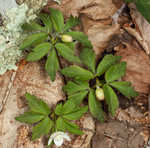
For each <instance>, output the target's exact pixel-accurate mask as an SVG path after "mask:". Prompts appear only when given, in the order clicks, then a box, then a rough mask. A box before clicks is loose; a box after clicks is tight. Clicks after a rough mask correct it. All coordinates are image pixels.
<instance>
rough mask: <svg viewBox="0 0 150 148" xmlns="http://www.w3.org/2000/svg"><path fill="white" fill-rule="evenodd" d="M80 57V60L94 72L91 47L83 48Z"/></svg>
mask: <svg viewBox="0 0 150 148" xmlns="http://www.w3.org/2000/svg"><path fill="white" fill-rule="evenodd" d="M80 59H81V60H82V62H83V64H85V65H86V66H87V67H88V68H89V70H91V71H92V72H93V73H95V60H96V57H95V53H94V51H93V49H91V48H84V49H83V50H82V52H81V54H80Z"/></svg>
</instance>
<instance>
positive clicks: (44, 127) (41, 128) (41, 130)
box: [32, 117, 53, 140]
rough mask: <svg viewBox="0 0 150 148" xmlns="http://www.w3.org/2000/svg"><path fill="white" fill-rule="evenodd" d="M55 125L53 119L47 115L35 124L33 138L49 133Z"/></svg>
mask: <svg viewBox="0 0 150 148" xmlns="http://www.w3.org/2000/svg"><path fill="white" fill-rule="evenodd" d="M52 126H53V121H51V120H50V119H49V117H46V118H45V119H43V120H42V121H41V122H40V123H38V124H37V125H35V126H34V127H33V130H32V140H36V139H37V138H40V137H41V136H42V135H45V134H48V133H49V132H50V130H51V128H52Z"/></svg>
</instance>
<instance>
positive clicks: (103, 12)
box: [80, 0, 117, 20]
mask: <svg viewBox="0 0 150 148" xmlns="http://www.w3.org/2000/svg"><path fill="white" fill-rule="evenodd" d="M116 11H117V7H116V6H115V4H114V3H113V2H112V0H105V1H104V0H99V2H97V3H95V4H94V5H92V6H90V7H88V8H85V9H83V10H81V11H80V12H81V13H83V14H85V15H87V16H88V17H89V18H91V19H93V20H100V19H108V18H110V17H111V16H112V15H113V14H114V13H115V12H116Z"/></svg>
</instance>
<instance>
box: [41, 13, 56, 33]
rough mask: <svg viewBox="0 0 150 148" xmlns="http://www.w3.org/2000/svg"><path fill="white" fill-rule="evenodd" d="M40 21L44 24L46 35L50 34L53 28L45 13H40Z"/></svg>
mask: <svg viewBox="0 0 150 148" xmlns="http://www.w3.org/2000/svg"><path fill="white" fill-rule="evenodd" d="M39 17H40V19H41V20H42V22H43V23H44V25H45V27H46V31H47V32H48V33H52V30H53V26H52V22H51V19H50V16H49V15H48V14H46V13H41V14H40V15H39Z"/></svg>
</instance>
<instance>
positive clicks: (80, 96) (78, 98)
mask: <svg viewBox="0 0 150 148" xmlns="http://www.w3.org/2000/svg"><path fill="white" fill-rule="evenodd" d="M87 94H88V91H87V90H83V91H80V92H77V93H75V94H73V95H70V96H68V99H69V100H71V101H72V102H73V103H74V104H75V105H76V106H78V105H80V104H81V102H82V101H83V100H84V99H85V97H86V96H87Z"/></svg>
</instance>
